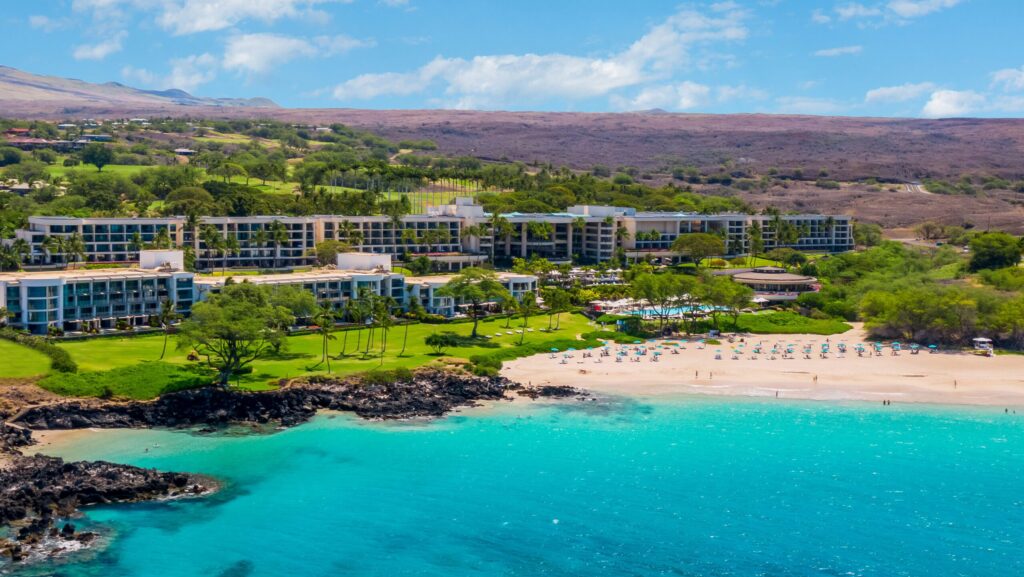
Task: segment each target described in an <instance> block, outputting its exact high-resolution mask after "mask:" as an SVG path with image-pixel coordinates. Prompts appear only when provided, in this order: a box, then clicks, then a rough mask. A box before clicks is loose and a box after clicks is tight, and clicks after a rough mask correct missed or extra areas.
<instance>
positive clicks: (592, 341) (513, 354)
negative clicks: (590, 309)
mask: <svg viewBox="0 0 1024 577" xmlns="http://www.w3.org/2000/svg"><path fill="white" fill-rule="evenodd" d="M593 334H594V333H587V334H585V335H582V336H583V337H584V339H583V340H580V341H577V340H573V339H559V340H553V341H543V342H539V343H526V344H522V345H518V346H514V347H506V348H502V349H500V350H497V351H494V352H493V353H487V354H483V355H473V356H471V357H469V362H471V363H473V372H474V373H476V374H478V375H484V376H489V375H496V374H497V373H498V371H500V370H501V363H503V362H505V361H511V360H514V359H519V358H522V357H529V356H531V355H536V354H540V353H546V352H550V351H551V349H558V350H559V351H564V350H566V349H570V348H574V349H577V350H579V349H585V348H587V347H592V348H596V347H601V346H604V343H602V342H601V341H599V340H597V339H596V338H593V337H591V336H590V335H593Z"/></svg>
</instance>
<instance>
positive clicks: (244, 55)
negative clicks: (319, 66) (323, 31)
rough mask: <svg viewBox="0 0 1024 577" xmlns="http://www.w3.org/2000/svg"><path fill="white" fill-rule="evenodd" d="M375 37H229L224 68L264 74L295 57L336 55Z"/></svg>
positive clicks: (274, 35)
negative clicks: (367, 38)
mask: <svg viewBox="0 0 1024 577" xmlns="http://www.w3.org/2000/svg"><path fill="white" fill-rule="evenodd" d="M373 45H374V42H373V41H372V40H359V39H357V38H352V37H351V36H345V35H343V34H342V35H337V36H317V37H316V38H314V39H312V40H306V39H305V38H295V37H292V36H283V35H280V34H270V33H263V34H240V35H237V36H232V37H230V38H228V41H227V45H226V47H225V49H224V61H223V65H224V68H226V69H228V70H235V71H238V72H245V73H248V74H264V73H266V72H269V71H271V70H272V69H274V68H276V67H277V66H280V65H281V64H284V63H286V62H289V61H291V60H294V59H296V58H303V57H304V58H312V57H315V56H336V55H338V54H344V53H345V52H348V51H350V50H354V49H356V48H362V47H367V46H373Z"/></svg>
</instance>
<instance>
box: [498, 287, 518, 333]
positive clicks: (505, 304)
mask: <svg viewBox="0 0 1024 577" xmlns="http://www.w3.org/2000/svg"><path fill="white" fill-rule="evenodd" d="M501 311H502V312H503V313H505V328H506V329H507V328H508V327H509V325H510V324H512V316H513V315H515V314H516V313H517V312H519V301H517V300H516V299H515V297H513V296H512V294H511V293H508V294H505V295H503V296H502V299H501Z"/></svg>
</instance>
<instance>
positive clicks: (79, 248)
mask: <svg viewBox="0 0 1024 577" xmlns="http://www.w3.org/2000/svg"><path fill="white" fill-rule="evenodd" d="M63 245H64V246H63V251H64V254H65V259H66V260H67V261H70V262H71V263H75V262H78V260H79V259H83V260H84V259H85V240H84V239H83V238H82V235H81V234H79V233H77V232H73V233H71V236H68V237H67V238H65V239H64V242H63Z"/></svg>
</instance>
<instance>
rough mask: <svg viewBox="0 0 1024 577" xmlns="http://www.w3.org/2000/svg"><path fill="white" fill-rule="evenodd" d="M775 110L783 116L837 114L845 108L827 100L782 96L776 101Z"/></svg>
mask: <svg viewBox="0 0 1024 577" xmlns="http://www.w3.org/2000/svg"><path fill="white" fill-rule="evenodd" d="M775 102H776V110H777V112H780V113H785V114H838V113H840V112H842V111H843V110H844V109H845V107H844V106H843V105H842V104H841V103H839V102H836V101H835V100H831V99H828V98H812V97H806V96H782V97H780V98H777V99H776V101H775Z"/></svg>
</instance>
